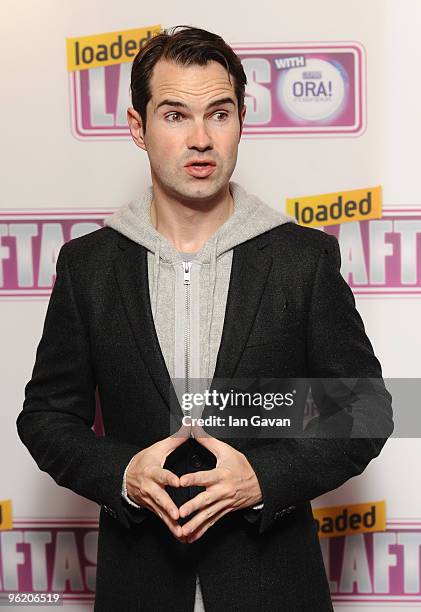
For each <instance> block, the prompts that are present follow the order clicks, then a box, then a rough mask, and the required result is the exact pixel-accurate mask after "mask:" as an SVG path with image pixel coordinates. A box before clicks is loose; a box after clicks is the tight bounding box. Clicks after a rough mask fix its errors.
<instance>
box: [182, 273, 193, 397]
mask: <svg viewBox="0 0 421 612" xmlns="http://www.w3.org/2000/svg"><path fill="white" fill-rule="evenodd" d="M182 264H183V271H184V280H183V284H184V299H185V302H184V303H185V325H184V377H185V378H184V380H185V390H186V393H188V392H189V377H190V310H191V293H190V284H191V276H190V271H191V266H192V262H191V261H183V262H182Z"/></svg>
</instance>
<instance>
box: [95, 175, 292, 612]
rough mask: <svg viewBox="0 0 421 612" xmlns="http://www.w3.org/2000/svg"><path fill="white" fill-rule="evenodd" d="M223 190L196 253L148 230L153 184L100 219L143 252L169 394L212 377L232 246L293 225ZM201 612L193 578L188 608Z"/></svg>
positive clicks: (238, 192) (235, 188)
mask: <svg viewBox="0 0 421 612" xmlns="http://www.w3.org/2000/svg"><path fill="white" fill-rule="evenodd" d="M229 188H230V192H231V195H232V198H233V201H234V211H233V213H232V215H231V216H230V217H229V218H228V219H227V220H226V221H225V222H224V223H223V224H222V225H220V226H219V228H218V229H217V230H216V232H214V234H212V236H210V238H208V240H207V241H206V242H205V243H204V245H203V246H202V248H201V249H200V250H199V251H198V252H197V253H182V252H179V251H177V249H176V248H175V246H174V245H173V244H172V243H171V242H170V241H169V240H167V238H165V236H163V235H162V234H160V233H159V232H158V231H157V230H156V229H155V228H154V226H153V224H152V221H151V216H150V206H151V202H152V198H153V187H152V186H150V187H149V188H148V189H147V190H146V191H145V192H144V193H143V194H142V195H141V196H140V197H139V198H136V199H134V200H132V201H131V202H130V203H129V204H126V205H124V206H122V207H120V208H119V209H118V210H117V211H116V212H115V213H113V214H112V215H110V216H109V217H107V218H106V219H105V222H104V223H105V225H108V226H109V227H112V228H113V229H115V230H117V231H118V232H120V233H121V234H124V236H126V237H127V238H130V239H131V240H133V241H134V242H137V243H138V244H141V245H143V246H144V247H146V249H147V251H148V279H149V293H150V301H151V305H152V314H153V319H154V324H155V329H156V332H157V336H158V340H159V344H160V346H161V350H162V354H163V356H164V360H165V363H166V366H167V369H168V372H169V375H170V377H171V380H172V381H173V382H174V387H175V389H176V392H177V390H178V389H179V388H180V387H179V383H180V381H181V380H182V381H184V382H183V390H185V391H189V392H192V391H194V392H197V391H199V390H200V389H201V390H203V384H204V381H205V386H206V385H207V383H208V382H209V383H210V381H211V380H212V378H213V373H214V371H215V366H216V358H217V355H218V350H219V344H220V340H221V336H222V327H223V323H224V317H225V305H226V298H227V293H228V286H229V280H230V275H231V264H232V256H233V247H235V246H236V245H238V244H241V243H242V242H245V241H246V240H249V239H250V238H254V237H255V236H258V235H259V234H262V233H263V232H266V231H268V230H270V229H272V228H273V227H276V226H278V225H282V224H283V223H288V222H293V223H296V220H295V219H294V218H293V217H290V216H288V215H285V214H283V213H281V212H277V211H275V210H274V209H273V208H271V207H270V206H268V205H267V204H265V203H264V202H262V201H261V200H260V199H259V198H258V197H257V196H255V195H252V194H249V193H247V192H246V191H245V190H244V189H243V188H242V187H241V186H240V185H239V184H238V183H235V182H233V181H231V182H230V183H229ZM201 385H202V386H201ZM129 465H130V464H129ZM127 468H128V466H127ZM127 468H126V472H127ZM126 472H125V474H126ZM123 495H124V497H125V499H126V500H127V501H128V502H129V503H131V504H132V505H133V506H137V504H135V503H134V502H132V501H131V500H129V498H128V497H127V495H125V479H124V482H123ZM137 507H139V506H137ZM260 507H261V506H260ZM256 508H257V507H256ZM202 610H204V607H203V600H202V596H201V589H200V583H199V579H198V576H197V577H196V602H195V607H194V612H201V611H202Z"/></svg>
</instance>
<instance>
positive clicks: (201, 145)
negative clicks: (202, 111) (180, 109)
mask: <svg viewBox="0 0 421 612" xmlns="http://www.w3.org/2000/svg"><path fill="white" fill-rule="evenodd" d="M187 146H188V148H189V149H198V150H200V151H205V150H206V149H210V148H212V139H211V137H210V134H209V132H208V130H207V129H206V124H205V122H204V121H202V120H197V121H194V122H193V125H192V126H191V129H190V131H189V134H188V138H187Z"/></svg>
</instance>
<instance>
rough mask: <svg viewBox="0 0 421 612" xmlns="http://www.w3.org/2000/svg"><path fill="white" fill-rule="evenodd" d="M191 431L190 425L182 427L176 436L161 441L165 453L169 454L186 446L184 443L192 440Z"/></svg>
mask: <svg viewBox="0 0 421 612" xmlns="http://www.w3.org/2000/svg"><path fill="white" fill-rule="evenodd" d="M190 430H191V427H190V425H182V426H181V427H180V429H179V430H178V431H176V432H175V433H174V434H172V435H171V436H168V437H167V438H164V440H162V441H161V445H162V447H163V449H164V451H165V452H167V454H169V453H170V452H171V451H173V450H174V449H175V448H177V447H178V446H181V444H184V442H185V441H186V440H188V439H189V438H190Z"/></svg>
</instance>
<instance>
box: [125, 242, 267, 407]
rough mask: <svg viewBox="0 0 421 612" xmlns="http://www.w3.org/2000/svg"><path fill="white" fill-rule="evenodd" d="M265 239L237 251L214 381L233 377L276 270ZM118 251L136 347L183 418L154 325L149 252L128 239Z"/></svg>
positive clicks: (160, 390)
mask: <svg viewBox="0 0 421 612" xmlns="http://www.w3.org/2000/svg"><path fill="white" fill-rule="evenodd" d="M263 236H264V235H262V237H259V238H261V240H257V242H256V243H255V244H254V245H251V244H250V241H248V242H245V243H243V244H240V245H238V246H236V247H234V251H233V260H232V268H231V277H230V285H229V288H228V295H227V304H226V310H225V319H224V325H223V329H222V336H221V342H220V347H219V352H218V356H217V360H216V367H215V373H214V379H213V380H215V379H216V378H230V377H231V376H232V375H233V374H234V372H235V368H236V366H237V364H238V361H239V359H240V357H241V354H242V352H243V350H244V346H245V344H246V342H247V338H248V336H249V333H250V330H251V327H252V324H253V321H254V318H255V316H256V314H257V311H258V308H259V303H260V298H261V295H262V293H263V290H264V286H265V282H266V279H267V277H268V274H269V271H270V268H271V265H272V258H271V257H270V256H267V255H265V254H264V253H263V252H262V251H261V249H262V248H263V247H264V246H265V245H266V243H267V239H266V238H264V237H263ZM119 247H120V249H122V251H123V252H122V253H121V254H120V255H119V256H118V257H116V259H115V260H114V271H115V275H116V278H117V284H118V287H119V290H120V293H121V298H122V300H123V303H124V307H125V311H126V314H127V318H128V320H129V323H130V326H131V329H132V331H133V334H134V338H135V341H136V344H137V347H138V349H139V352H140V355H141V357H142V359H143V361H144V363H145V365H146V366H147V368H148V370H149V373H150V375H151V377H152V379H153V381H154V382H155V385H156V387H157V389H158V391H159V393H160V394H161V396H162V398H163V400H164V401H165V403H166V404H167V406H168V408H170V407H171V406H173V407H174V406H176V412H177V413H178V414H179V415H182V410H181V406H180V404H179V402H178V399H177V395H176V393H175V389H174V387H173V385H172V382H171V378H170V375H169V372H168V369H167V366H166V363H165V359H164V356H163V354H162V351H161V347H160V344H159V340H158V336H157V333H156V329H155V324H154V320H153V315H152V308H151V302H150V295H149V283H148V262H147V250H146V248H145V247H143V246H141V245H139V244H137V243H135V242H133V241H132V240H129V239H127V238H125V237H123V236H121V238H120V239H119ZM212 386H213V381H212V385H211V387H212Z"/></svg>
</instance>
